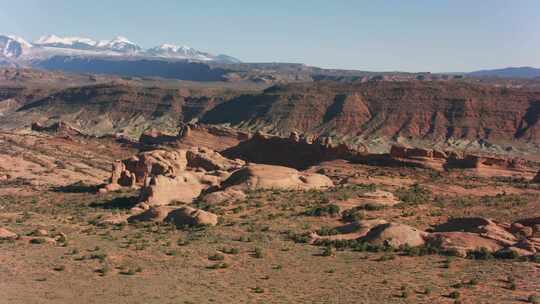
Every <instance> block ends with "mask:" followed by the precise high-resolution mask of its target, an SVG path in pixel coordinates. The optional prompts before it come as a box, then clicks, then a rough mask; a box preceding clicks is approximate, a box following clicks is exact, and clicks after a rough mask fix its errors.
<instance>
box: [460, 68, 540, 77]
mask: <svg viewBox="0 0 540 304" xmlns="http://www.w3.org/2000/svg"><path fill="white" fill-rule="evenodd" d="M466 75H467V76H470V77H500V78H536V77H540V69H537V68H533V67H508V68H504V69H494V70H481V71H475V72H471V73H467V74H466Z"/></svg>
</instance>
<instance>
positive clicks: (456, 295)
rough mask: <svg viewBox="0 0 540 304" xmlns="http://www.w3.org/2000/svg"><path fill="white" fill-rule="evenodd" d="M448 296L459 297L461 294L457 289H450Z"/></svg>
mask: <svg viewBox="0 0 540 304" xmlns="http://www.w3.org/2000/svg"><path fill="white" fill-rule="evenodd" d="M448 296H449V297H450V298H452V299H459V297H460V296H461V294H460V293H459V291H457V290H454V291H452V292H451V293H450V294H449V295H448Z"/></svg>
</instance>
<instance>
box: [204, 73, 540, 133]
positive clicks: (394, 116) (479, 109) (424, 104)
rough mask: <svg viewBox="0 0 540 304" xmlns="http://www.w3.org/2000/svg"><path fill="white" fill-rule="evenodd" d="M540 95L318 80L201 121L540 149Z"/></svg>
mask: <svg viewBox="0 0 540 304" xmlns="http://www.w3.org/2000/svg"><path fill="white" fill-rule="evenodd" d="M539 116H540V93H539V92H527V91H521V90H513V89H507V88H504V89H503V88H495V87H489V86H482V85H473V84H467V83H463V82H420V81H413V82H367V83H358V84H343V83H336V82H317V83H311V84H289V85H283V86H275V87H272V88H269V89H267V90H265V91H264V92H263V93H262V94H258V95H245V96H241V97H239V98H236V99H234V100H231V101H230V102H227V103H223V104H221V105H219V106H217V107H215V108H214V109H213V110H211V111H209V112H208V113H206V114H205V115H204V116H203V118H202V121H203V122H205V123H210V124H232V125H235V126H238V127H241V128H246V129H252V130H263V131H266V132H270V133H278V134H283V135H285V134H288V133H289V132H291V131H300V132H303V133H312V134H314V135H335V136H337V137H345V138H356V137H359V138H369V137H386V138H394V139H396V138H399V137H405V138H417V139H427V140H432V141H444V140H449V139H466V140H490V141H513V140H519V141H524V142H533V143H540V123H539Z"/></svg>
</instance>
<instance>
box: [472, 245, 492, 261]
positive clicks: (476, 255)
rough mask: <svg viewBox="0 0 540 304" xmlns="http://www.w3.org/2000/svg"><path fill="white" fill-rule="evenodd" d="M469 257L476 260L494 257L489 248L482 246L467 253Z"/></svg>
mask: <svg viewBox="0 0 540 304" xmlns="http://www.w3.org/2000/svg"><path fill="white" fill-rule="evenodd" d="M467 257H470V258H472V259H474V260H491V259H492V258H493V254H492V253H491V252H490V251H489V249H487V248H485V247H482V248H480V250H476V251H471V252H469V253H467Z"/></svg>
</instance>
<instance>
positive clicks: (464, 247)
mask: <svg viewBox="0 0 540 304" xmlns="http://www.w3.org/2000/svg"><path fill="white" fill-rule="evenodd" d="M426 240H427V243H428V244H430V245H431V246H434V247H437V248H439V249H441V250H443V251H447V252H452V253H453V254H456V255H457V256H461V257H466V256H467V255H468V253H470V252H473V251H478V250H482V249H483V250H488V251H489V252H491V253H495V252H496V251H498V250H500V249H501V248H503V246H501V244H500V243H499V242H497V241H495V240H493V239H489V238H485V237H482V236H480V235H479V234H476V233H471V232H457V231H453V232H436V233H430V234H429V235H428V236H427V238H426Z"/></svg>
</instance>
